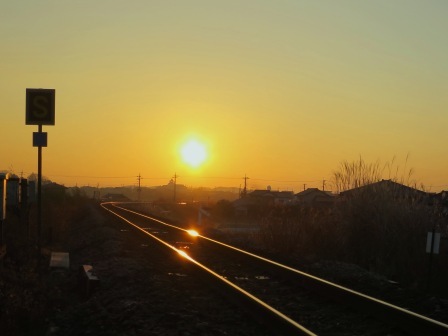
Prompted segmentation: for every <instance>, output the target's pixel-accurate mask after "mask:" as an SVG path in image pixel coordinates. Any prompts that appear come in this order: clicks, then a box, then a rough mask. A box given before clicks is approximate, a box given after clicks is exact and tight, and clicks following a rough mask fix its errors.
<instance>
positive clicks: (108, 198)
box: [101, 194, 130, 202]
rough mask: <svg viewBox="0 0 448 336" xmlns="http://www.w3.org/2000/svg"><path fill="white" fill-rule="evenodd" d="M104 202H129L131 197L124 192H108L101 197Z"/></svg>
mask: <svg viewBox="0 0 448 336" xmlns="http://www.w3.org/2000/svg"><path fill="white" fill-rule="evenodd" d="M101 201H103V202H129V201H130V199H129V198H128V197H126V196H125V195H123V194H106V195H104V196H103V197H101Z"/></svg>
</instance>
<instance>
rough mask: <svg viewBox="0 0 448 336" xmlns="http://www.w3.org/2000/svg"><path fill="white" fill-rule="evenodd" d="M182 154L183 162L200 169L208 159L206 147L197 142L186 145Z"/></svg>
mask: <svg viewBox="0 0 448 336" xmlns="http://www.w3.org/2000/svg"><path fill="white" fill-rule="evenodd" d="M180 153H181V156H182V160H183V161H184V162H185V163H186V164H188V165H189V166H190V167H193V168H197V167H199V166H200V165H201V164H202V163H204V161H205V160H206V159H207V150H206V149H205V146H204V145H203V144H202V143H200V142H198V141H196V140H190V141H188V142H187V143H185V144H184V145H183V146H182V148H181V150H180Z"/></svg>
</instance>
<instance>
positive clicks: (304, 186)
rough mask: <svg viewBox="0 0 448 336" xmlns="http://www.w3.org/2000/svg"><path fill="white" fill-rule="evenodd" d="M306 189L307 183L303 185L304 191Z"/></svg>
mask: <svg viewBox="0 0 448 336" xmlns="http://www.w3.org/2000/svg"><path fill="white" fill-rule="evenodd" d="M305 189H306V183H304V184H303V191H305Z"/></svg>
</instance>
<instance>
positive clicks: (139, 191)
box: [137, 173, 142, 202]
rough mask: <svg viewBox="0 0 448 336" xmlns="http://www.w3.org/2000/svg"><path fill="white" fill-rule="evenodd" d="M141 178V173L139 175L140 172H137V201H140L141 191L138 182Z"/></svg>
mask: <svg viewBox="0 0 448 336" xmlns="http://www.w3.org/2000/svg"><path fill="white" fill-rule="evenodd" d="M141 180H142V177H141V175H140V173H138V176H137V181H138V189H137V193H138V201H139V202H140V201H141V192H142V189H141V188H140V185H141V184H140V182H141Z"/></svg>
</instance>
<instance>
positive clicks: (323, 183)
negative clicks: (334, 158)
mask: <svg viewBox="0 0 448 336" xmlns="http://www.w3.org/2000/svg"><path fill="white" fill-rule="evenodd" d="M325 182H327V181H326V180H323V181H322V191H325Z"/></svg>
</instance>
